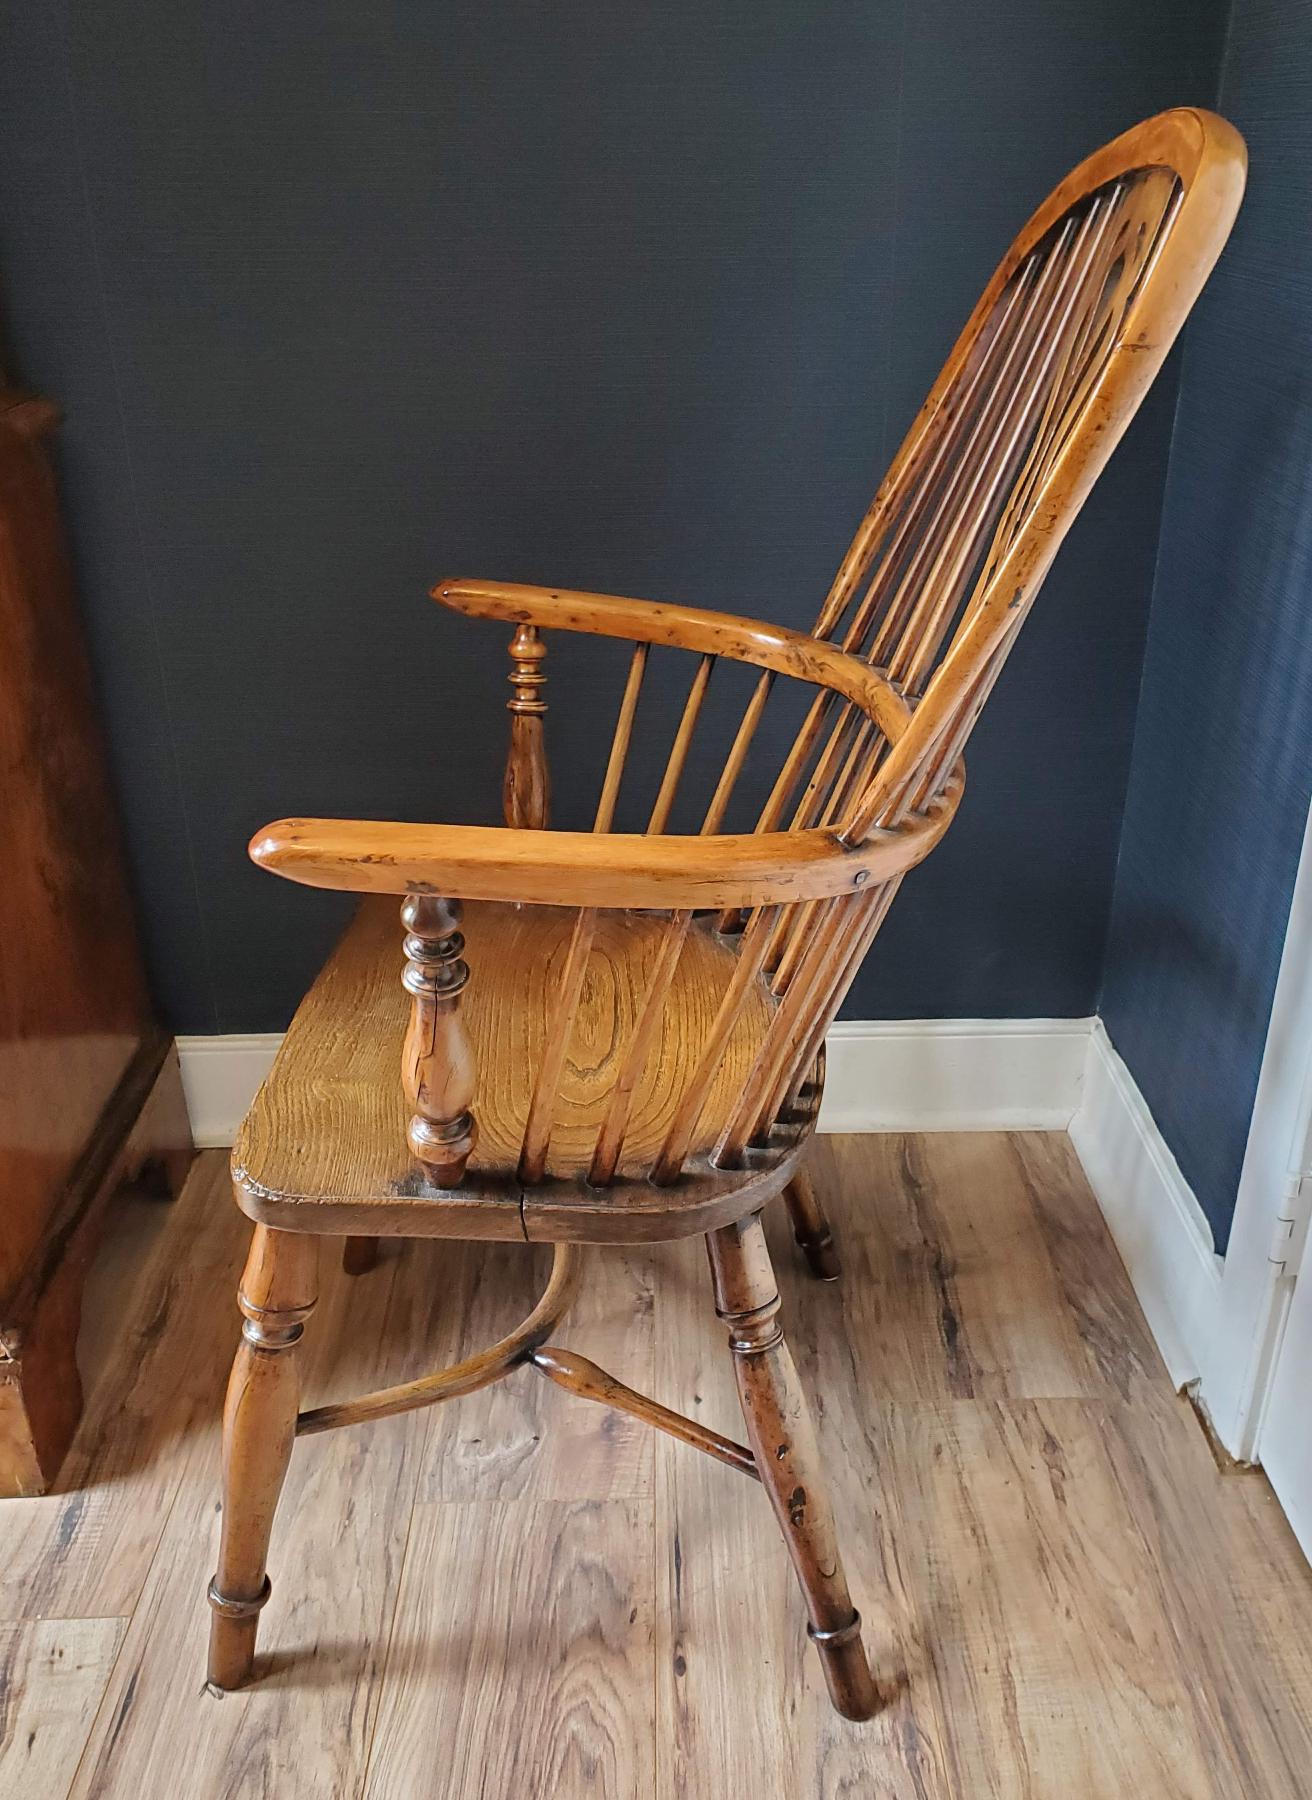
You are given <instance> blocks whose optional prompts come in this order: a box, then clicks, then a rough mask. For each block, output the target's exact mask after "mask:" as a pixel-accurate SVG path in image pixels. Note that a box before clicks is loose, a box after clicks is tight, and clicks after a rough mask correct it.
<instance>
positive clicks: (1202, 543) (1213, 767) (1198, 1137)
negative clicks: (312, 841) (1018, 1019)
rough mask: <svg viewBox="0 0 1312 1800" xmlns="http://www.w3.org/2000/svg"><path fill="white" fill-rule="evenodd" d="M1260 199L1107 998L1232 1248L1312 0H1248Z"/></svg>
mask: <svg viewBox="0 0 1312 1800" xmlns="http://www.w3.org/2000/svg"><path fill="white" fill-rule="evenodd" d="M1221 110H1222V111H1223V112H1224V113H1226V114H1227V116H1228V117H1230V118H1231V119H1233V120H1234V121H1235V123H1236V124H1237V125H1238V126H1239V128H1240V129H1241V130H1242V131H1243V132H1244V134H1245V136H1246V137H1247V139H1248V145H1249V153H1250V158H1251V172H1250V178H1249V187H1248V195H1247V198H1246V200H1245V202H1244V207H1243V210H1242V211H1241V213H1240V215H1239V222H1238V224H1237V226H1236V228H1235V233H1234V236H1233V238H1232V239H1231V242H1230V246H1229V248H1228V249H1227V251H1226V254H1225V256H1224V257H1223V259H1222V261H1221V264H1220V266H1219V267H1218V270H1217V273H1216V276H1215V278H1214V280H1213V281H1212V283H1211V285H1210V286H1209V288H1208V290H1207V292H1206V293H1205V294H1204V295H1203V299H1202V302H1201V304H1200V307H1199V309H1198V311H1197V312H1196V313H1195V315H1194V319H1193V321H1192V323H1191V324H1190V327H1189V331H1188V335H1187V339H1186V345H1185V355H1184V374H1183V385H1182V390H1181V397H1180V407H1179V416H1178V421H1177V425H1176V430H1175V437H1174V443H1173V447H1172V453H1171V461H1170V474H1169V481H1168V486H1167V492H1166V501H1165V510H1164V515H1163V521H1162V538H1161V552H1160V561H1159V564H1158V569H1157V578H1156V583H1155V587H1154V593H1153V603H1152V615H1151V626H1150V630H1149V638H1148V649H1147V658H1146V663H1145V668H1144V681H1143V690H1142V696H1141V700H1140V706H1139V721H1138V729H1137V735H1136V737H1135V744H1134V758H1133V766H1132V774H1131V780H1130V787H1129V795H1128V800H1127V805H1126V814H1125V827H1124V834H1123V837H1122V843H1121V857H1120V865H1119V869H1118V871H1117V878H1116V889H1115V905H1114V909H1113V914H1112V926H1111V933H1110V937H1109V942H1108V955H1107V968H1106V985H1105V991H1104V995H1103V1007H1102V1010H1103V1013H1104V1016H1105V1018H1106V1022H1107V1027H1108V1030H1109V1031H1110V1033H1111V1036H1112V1039H1113V1041H1114V1042H1115V1044H1116V1046H1117V1048H1118V1049H1119V1050H1120V1052H1121V1054H1122V1055H1123V1056H1124V1057H1125V1059H1126V1061H1127V1062H1128V1064H1129V1067H1130V1069H1131V1071H1132V1072H1133V1074H1134V1076H1135V1078H1136V1080H1137V1081H1138V1083H1139V1085H1140V1087H1141V1089H1142V1091H1143V1093H1144V1095H1145V1096H1146V1098H1147V1100H1148V1103H1149V1105H1150V1106H1151V1107H1152V1110H1153V1113H1154V1115H1155V1117H1156V1118H1157V1121H1158V1123H1159V1125H1160V1126H1161V1128H1162V1130H1163V1132H1164V1134H1165V1136H1166V1138H1167V1140H1168V1142H1169V1143H1170V1144H1171V1146H1172V1148H1173V1149H1174V1151H1175V1153H1176V1155H1177V1157H1178V1158H1179V1161H1180V1166H1181V1168H1182V1169H1183V1170H1184V1173H1185V1175H1186V1177H1187V1178H1188V1180H1189V1182H1190V1184H1191V1185H1192V1187H1193V1189H1194V1191H1195V1193H1196V1194H1197V1195H1198V1197H1199V1199H1200V1200H1201V1201H1202V1203H1203V1206H1204V1207H1205V1209H1206V1211H1207V1213H1208V1216H1209V1217H1210V1219H1211V1221H1212V1225H1213V1227H1214V1230H1215V1232H1216V1237H1217V1244H1218V1248H1220V1247H1223V1246H1224V1242H1225V1238H1226V1235H1227V1233H1228V1231H1229V1226H1230V1219H1231V1215H1232V1213H1233V1210H1234V1202H1235V1192H1236V1187H1237V1184H1238V1179H1239V1168H1240V1164H1241V1162H1242V1159H1243V1153H1244V1144H1245V1140H1246V1138H1247V1134H1248V1124H1249V1118H1250V1115H1251V1112H1252V1104H1253V1095H1254V1091H1255V1089H1256V1086H1257V1076H1258V1069H1259V1066H1260V1063H1261V1057H1262V1050H1263V1046H1264V1043H1265V1039H1266V1029H1267V1023H1268V1019H1269V1016H1270V1011H1271V999H1272V995H1273V993H1274V990H1275V980H1276V972H1277V969H1278V966H1279V961H1280V952H1281V949H1282V947H1283V943H1284V935H1285V924H1286V920H1287V918H1288V913H1289V901H1290V896H1291V893H1292V891H1293V884H1294V875H1295V871H1296V868H1297V863H1298V856H1299V850H1300V847H1301V845H1302V841H1303V829H1304V825H1305V823H1306V820H1307V815H1308V801H1309V789H1310V784H1312V230H1309V219H1312V6H1309V5H1308V4H1306V0H1303V3H1302V4H1297V5H1291V4H1289V3H1288V0H1282V3H1281V4H1274V3H1267V4H1260V5H1259V4H1254V3H1253V0H1237V4H1236V7H1235V11H1234V15H1233V18H1232V21H1231V26H1230V37H1229V44H1228V49H1227V54H1226V60H1225V66H1224V73H1223V80H1222V88H1221Z"/></svg>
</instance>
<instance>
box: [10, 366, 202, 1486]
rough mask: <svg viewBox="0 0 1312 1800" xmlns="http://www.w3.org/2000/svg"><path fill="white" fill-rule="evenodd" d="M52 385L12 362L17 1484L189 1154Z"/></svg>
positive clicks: (56, 1441)
mask: <svg viewBox="0 0 1312 1800" xmlns="http://www.w3.org/2000/svg"><path fill="white" fill-rule="evenodd" d="M55 421H56V414H55V410H54V408H53V407H52V406H51V405H50V404H49V403H48V402H47V401H44V400H41V399H37V398H35V397H33V396H31V395H28V394H24V393H22V392H20V391H18V390H16V389H14V388H11V387H8V386H7V385H5V383H4V382H3V379H2V378H0V1495H21V1494H40V1493H44V1492H45V1491H46V1488H47V1486H48V1485H49V1483H50V1482H51V1480H52V1479H53V1477H54V1475H55V1472H56V1470H57V1469H58V1467H59V1462H60V1459H61V1457H62V1456H63V1454H64V1451H65V1449H66V1448H67V1446H68V1441H69V1439H70V1437H71V1436H72V1433H73V1428H74V1426H75V1424H76V1423H77V1419H78V1414H79V1412H80V1411H81V1404H82V1390H81V1383H80V1380H79V1375H78V1367H77V1358H76V1343H77V1330H78V1317H79V1303H80V1297H81V1290H82V1280H83V1275H84V1272H85V1267H86V1263H87V1259H88V1257H89V1255H90V1252H91V1248H92V1246H93V1243H94V1239H95V1229H96V1224H97V1220H98V1217H99V1215H100V1213H101V1211H102V1209H103V1206H104V1203H105V1201H106V1199H107V1198H108V1196H109V1195H110V1194H111V1193H112V1192H113V1190H114V1188H115V1186H116V1185H117V1184H118V1182H119V1181H120V1180H121V1179H122V1178H124V1177H125V1176H128V1175H132V1176H136V1175H141V1174H143V1173H144V1174H150V1175H153V1176H154V1178H155V1179H156V1180H157V1181H158V1182H159V1183H160V1184H161V1185H162V1186H163V1187H165V1188H167V1189H173V1190H175V1189H176V1187H177V1185H178V1184H179V1183H180V1181H181V1179H182V1176H183V1174H184V1173H185V1170H186V1167H187V1163H188V1160H189V1158H190V1155H191V1136H190V1132H189V1129H188V1125H187V1114H186V1108H185V1106H184V1105H183V1100H182V1087H181V1082H180V1079H179V1075H178V1065H177V1053H176V1051H175V1050H174V1048H173V1045H172V1042H171V1040H170V1039H169V1037H168V1036H167V1035H166V1033H165V1032H164V1031H163V1030H162V1029H161V1027H160V1026H159V1025H158V1023H157V1022H156V1021H155V1019H154V1017H153V1015H152V1013H151V1008H150V1003H149V1000H148V998H147V994H146V984H145V980H144V977H143V975H142V968H141V958H140V955H139V952H138V948H137V938H136V929H135V925H134V921H133V912H132V903H131V900H130V898H129V894H128V888H127V882H126V879H125V875H124V865H123V856H122V851H121V847H120V843H119V836H118V827H117V822H116V819H115V813H114V804H113V798H112V795H111V793H110V787H109V780H108V774H107V771H106V767H105V758H104V750H103V746H102V743H101V739H100V733H99V729H98V726H97V722H96V714H95V706H94V699H93V694H92V687H91V677H90V671H89V669H88V666H87V660H86V654H85V651H84V647H83V642H82V632H81V626H80V623H79V620H78V616H77V608H76V604H75V602H74V597H73V591H72V586H71V583H70V580H69V574H68V568H67V564H66V560H65V556H64V551H63V544H62V539H61V533H60V526H59V510H58V504H57V498H56V494H55V484H54V477H53V473H52V470H51V466H50V460H49V457H48V455H47V452H46V440H47V438H48V436H49V434H50V432H51V430H52V428H53V426H54V424H55Z"/></svg>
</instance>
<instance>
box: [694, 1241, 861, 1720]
mask: <svg viewBox="0 0 1312 1800" xmlns="http://www.w3.org/2000/svg"><path fill="white" fill-rule="evenodd" d="M706 1247H707V1250H708V1251H709V1253H710V1259H711V1279H712V1282H713V1284H714V1288H715V1310H716V1312H717V1313H718V1314H719V1316H720V1318H721V1319H723V1320H724V1322H725V1324H726V1325H727V1326H728V1328H729V1348H730V1350H732V1352H733V1361H734V1374H735V1376H736V1377H737V1381H738V1396H739V1399H740V1400H741V1401H742V1408H743V1418H744V1420H745V1421H746V1424H747V1435H748V1437H749V1439H750V1441H751V1446H752V1452H753V1454H754V1455H755V1457H756V1467H757V1470H758V1472H759V1474H760V1477H761V1484H762V1486H763V1487H764V1488H765V1491H766V1493H767V1494H768V1495H769V1498H770V1504H771V1506H772V1507H773V1508H774V1514H775V1518H776V1519H777V1520H778V1521H779V1528H780V1530H781V1531H782V1532H783V1536H784V1542H785V1544H786V1545H787V1546H788V1554H789V1556H790V1557H791V1558H792V1563H793V1568H794V1569H795V1571H796V1573H797V1579H798V1582H799V1584H800V1586H801V1589H802V1594H803V1596H804V1598H805V1600H806V1608H807V1611H808V1613H809V1614H810V1624H809V1625H808V1627H807V1629H808V1632H809V1634H810V1637H811V1641H812V1643H814V1645H815V1647H816V1649H817V1650H818V1651H819V1652H820V1662H821V1666H822V1667H823V1669H824V1676H825V1682H826V1685H827V1686H828V1688H829V1697H830V1699H831V1700H832V1701H833V1703H834V1706H835V1707H836V1708H837V1710H838V1711H839V1712H840V1713H842V1714H843V1716H844V1718H848V1719H868V1718H869V1717H870V1715H871V1714H872V1713H873V1712H874V1711H875V1710H876V1708H877V1707H878V1705H879V1694H878V1691H877V1689H876V1687H875V1683H874V1679H873V1677H872V1676H871V1673H870V1665H869V1663H868V1662H867V1661H866V1653H865V1649H864V1646H863V1645H862V1642H861V1617H860V1614H859V1613H858V1612H857V1610H856V1608H855V1607H854V1606H853V1605H852V1596H851V1594H850V1593H849V1592H848V1587H847V1577H846V1576H845V1575H844V1573H843V1564H842V1559H841V1558H840V1556H839V1554H838V1538H837V1534H836V1532H835V1529H834V1515H833V1513H832V1511H831V1510H830V1506H829V1495H828V1492H827V1490H826V1487H825V1483H824V1479H823V1476H822V1473H821V1462H820V1451H819V1447H818V1446H817V1444H816V1440H815V1431H814V1429H813V1427H812V1424H811V1412H810V1408H809V1407H808V1406H807V1403H806V1396H805V1395H804V1393H803V1392H802V1385H801V1383H800V1381H799V1380H798V1378H797V1370H796V1368H795V1367H794V1365H793V1359H792V1356H791V1354H790V1353H789V1349H788V1345H787V1344H786V1343H785V1341H784V1334H783V1327H782V1326H781V1325H780V1323H779V1290H778V1288H777V1287H776V1285H775V1278H774V1270H773V1269H772V1268H771V1266H770V1253H769V1251H768V1250H767V1249H766V1244H765V1233H764V1231H763V1230H762V1228H761V1221H760V1217H759V1216H758V1215H753V1216H752V1217H750V1218H747V1219H740V1220H738V1221H737V1222H736V1223H735V1224H733V1225H725V1226H723V1227H722V1228H721V1229H720V1230H719V1231H713V1232H710V1233H709V1234H708V1236H707V1239H706Z"/></svg>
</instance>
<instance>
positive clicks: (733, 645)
mask: <svg viewBox="0 0 1312 1800" xmlns="http://www.w3.org/2000/svg"><path fill="white" fill-rule="evenodd" d="M432 597H433V599H434V600H438V601H440V602H441V603H442V605H443V606H449V607H450V608H451V609H452V610H453V611H455V612H459V613H464V614H465V615H466V617H468V618H474V619H503V620H506V621H507V622H509V623H513V624H521V625H536V626H539V627H541V628H542V629H543V630H546V631H581V632H586V633H587V634H589V635H590V636H593V637H614V638H626V639H628V641H629V642H630V643H638V644H668V645H672V646H674V647H675V648H677V649H681V650H695V651H699V652H700V653H702V654H703V655H709V656H727V657H728V658H730V660H731V661H734V662H747V663H753V664H755V665H756V667H757V668H760V669H769V670H772V671H773V672H774V673H775V674H778V675H789V676H792V677H793V678H794V679H795V680H798V681H809V682H812V683H814V684H815V685H816V686H818V687H826V688H832V689H833V690H834V691H835V692H836V693H839V694H841V695H842V696H843V698H844V699H846V700H851V701H852V702H853V704H854V705H856V706H859V707H860V708H861V710H862V711H863V712H864V713H866V714H867V715H868V716H869V717H870V718H872V719H873V720H874V721H875V723H876V724H877V725H878V727H879V729H880V730H881V731H882V732H883V734H884V736H885V737H886V738H887V739H888V741H889V743H890V744H895V743H896V742H897V740H898V739H899V738H900V737H901V736H902V733H903V732H904V731H905V730H906V728H907V725H908V723H909V722H910V719H911V709H910V708H909V707H908V705H907V703H906V701H905V700H903V698H902V696H901V695H900V694H899V693H898V691H897V689H896V688H894V687H893V686H892V685H891V683H890V682H889V681H888V679H887V677H886V676H884V675H882V674H881V673H880V671H879V670H878V669H874V668H872V667H871V666H870V664H869V663H865V662H862V660H861V658H860V657H859V656H851V655H849V654H848V652H847V651H845V650H840V649H839V647H838V646H837V644H830V643H828V642H826V641H825V640H824V639H823V638H813V637H808V636H807V634H806V633H805V632H802V631H789V630H788V629H787V628H786V627H784V626H781V625H771V624H769V623H767V621H765V620H764V619H744V618H739V617H738V616H737V615H736V614H734V613H722V612H707V611H704V610H702V609H701V608H698V607H694V606H671V605H667V604H666V603H665V602H663V601H660V600H628V599H625V598H624V597H623V596H622V595H619V594H584V593H578V592H575V591H573V590H571V589H569V588H543V587H526V586H522V585H520V584H518V583H515V582H501V581H466V580H463V579H462V580H456V579H448V580H446V581H439V582H438V584H437V586H436V587H435V588H434V589H433V590H432Z"/></svg>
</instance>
